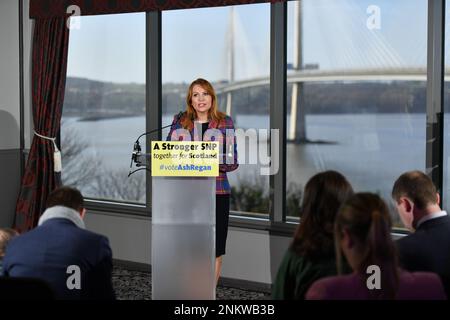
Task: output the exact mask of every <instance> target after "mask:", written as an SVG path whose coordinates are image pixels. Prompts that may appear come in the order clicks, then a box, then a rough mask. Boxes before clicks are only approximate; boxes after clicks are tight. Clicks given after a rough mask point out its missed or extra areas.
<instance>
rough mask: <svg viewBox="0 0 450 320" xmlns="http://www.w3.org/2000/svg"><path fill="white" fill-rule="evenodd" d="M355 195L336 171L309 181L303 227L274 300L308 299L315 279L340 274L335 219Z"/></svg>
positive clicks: (285, 261)
mask: <svg viewBox="0 0 450 320" xmlns="http://www.w3.org/2000/svg"><path fill="white" fill-rule="evenodd" d="M352 194H353V189H352V186H351V185H350V183H349V182H348V181H347V179H346V178H345V177H344V176H343V175H342V174H340V173H339V172H336V171H325V172H321V173H318V174H316V175H315V176H313V177H312V178H311V179H310V180H309V181H308V182H307V184H306V186H305V191H304V195H303V200H302V206H301V210H300V224H299V225H298V227H297V230H296V231H295V234H294V239H293V240H292V243H291V245H290V246H289V249H288V250H287V252H286V253H285V255H284V258H283V261H282V262H281V265H280V267H279V269H278V274H277V277H276V280H275V282H274V286H273V290H272V297H273V298H274V299H281V300H292V299H295V300H299V299H304V297H305V293H306V291H307V290H308V288H309V286H310V285H311V284H312V283H313V282H314V281H315V280H317V279H320V278H322V277H326V276H330V275H336V274H337V270H336V259H335V253H334V242H333V226H334V218H335V217H336V214H337V211H338V209H339V207H340V205H341V204H342V203H343V202H344V201H345V200H346V199H347V198H348V197H349V196H350V195H352Z"/></svg>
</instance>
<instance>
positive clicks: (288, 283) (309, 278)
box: [272, 249, 337, 300]
mask: <svg viewBox="0 0 450 320" xmlns="http://www.w3.org/2000/svg"><path fill="white" fill-rule="evenodd" d="M336 274H337V269H336V259H335V256H334V255H332V256H330V257H324V258H323V259H320V260H317V261H314V262H313V261H311V260H309V259H306V258H305V257H303V256H299V255H297V254H296V253H295V252H293V251H292V250H291V249H288V251H287V252H286V254H285V255H284V258H283V261H282V262H281V265H280V267H279V269H278V273H277V277H276V279H275V282H274V284H273V288H272V298H273V299H275V300H304V299H305V294H306V292H307V291H308V289H309V287H310V286H311V284H312V283H313V282H314V281H316V280H318V279H320V278H323V277H328V276H333V275H336Z"/></svg>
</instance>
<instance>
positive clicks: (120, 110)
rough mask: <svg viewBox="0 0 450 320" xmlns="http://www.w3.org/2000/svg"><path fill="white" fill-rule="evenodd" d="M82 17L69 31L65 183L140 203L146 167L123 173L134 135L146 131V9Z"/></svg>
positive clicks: (94, 194) (87, 192) (89, 193)
mask: <svg viewBox="0 0 450 320" xmlns="http://www.w3.org/2000/svg"><path fill="white" fill-rule="evenodd" d="M80 22H81V23H80V28H79V29H73V30H71V32H70V42H69V57H68V70H67V82H66V94H65V99H64V111H63V118H62V126H61V148H62V151H63V152H62V154H63V175H62V178H63V183H64V184H67V185H72V186H75V187H78V188H79V189H80V190H81V191H82V193H83V195H84V196H86V197H90V198H95V199H101V200H113V201H119V202H131V203H142V204H144V203H145V201H146V191H145V190H146V188H145V171H141V172H137V173H136V174H134V175H132V176H131V177H130V178H127V174H128V170H129V165H130V155H131V150H132V146H133V141H134V140H136V138H137V137H138V136H139V134H141V133H142V132H144V131H145V116H144V115H145V66H146V63H145V13H138V14H120V15H105V16H93V17H89V16H85V17H82V18H81V21H80ZM142 145H143V146H144V145H145V143H142Z"/></svg>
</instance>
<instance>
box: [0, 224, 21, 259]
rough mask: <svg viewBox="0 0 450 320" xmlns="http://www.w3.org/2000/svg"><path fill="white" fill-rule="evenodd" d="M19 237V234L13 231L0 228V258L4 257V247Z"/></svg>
mask: <svg viewBox="0 0 450 320" xmlns="http://www.w3.org/2000/svg"><path fill="white" fill-rule="evenodd" d="M17 235H19V233H18V232H17V231H16V230H14V229H9V228H5V229H3V228H0V257H3V256H4V255H5V250H6V245H7V244H8V242H9V240H11V239H12V238H14V237H15V236H17Z"/></svg>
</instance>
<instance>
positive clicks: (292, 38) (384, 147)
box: [286, 0, 427, 226]
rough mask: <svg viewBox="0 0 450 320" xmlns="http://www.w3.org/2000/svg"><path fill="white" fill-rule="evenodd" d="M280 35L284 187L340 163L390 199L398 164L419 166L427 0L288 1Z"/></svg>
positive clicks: (356, 183) (292, 200)
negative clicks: (284, 84)
mask: <svg viewBox="0 0 450 320" xmlns="http://www.w3.org/2000/svg"><path fill="white" fill-rule="evenodd" d="M412 21H414V23H411V22H412ZM287 41H288V46H287V50H288V55H287V59H288V60H287V61H288V71H287V81H288V88H287V110H288V112H287V137H288V143H287V168H286V169H287V183H288V186H289V188H291V190H298V191H297V195H298V192H301V190H302V189H303V188H304V186H305V183H306V182H307V180H308V179H309V178H311V176H312V175H314V174H315V173H317V172H320V171H324V170H337V171H339V172H341V173H343V174H344V175H345V176H346V177H347V178H348V179H349V181H350V182H351V183H352V185H353V187H354V189H355V190H356V191H371V192H377V193H379V194H380V195H381V196H383V198H385V200H387V201H388V203H390V192H391V190H392V186H393V183H394V181H395V179H396V178H397V177H398V176H399V175H400V174H401V173H403V172H404V171H407V170H413V169H418V170H425V154H426V153H425V126H426V115H425V107H426V61H427V1H426V0H401V1H388V0H370V1H369V0H334V1H328V0H320V1H318V0H303V1H290V2H288V40H287ZM288 190H289V189H288ZM298 198H299V197H298V196H297V197H293V196H292V195H291V196H289V193H288V195H287V210H288V212H287V214H288V216H291V217H294V216H298V211H299V210H298V200H299V199H298ZM393 218H394V219H395V220H394V221H395V222H396V225H397V226H400V221H399V220H398V218H397V215H393Z"/></svg>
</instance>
